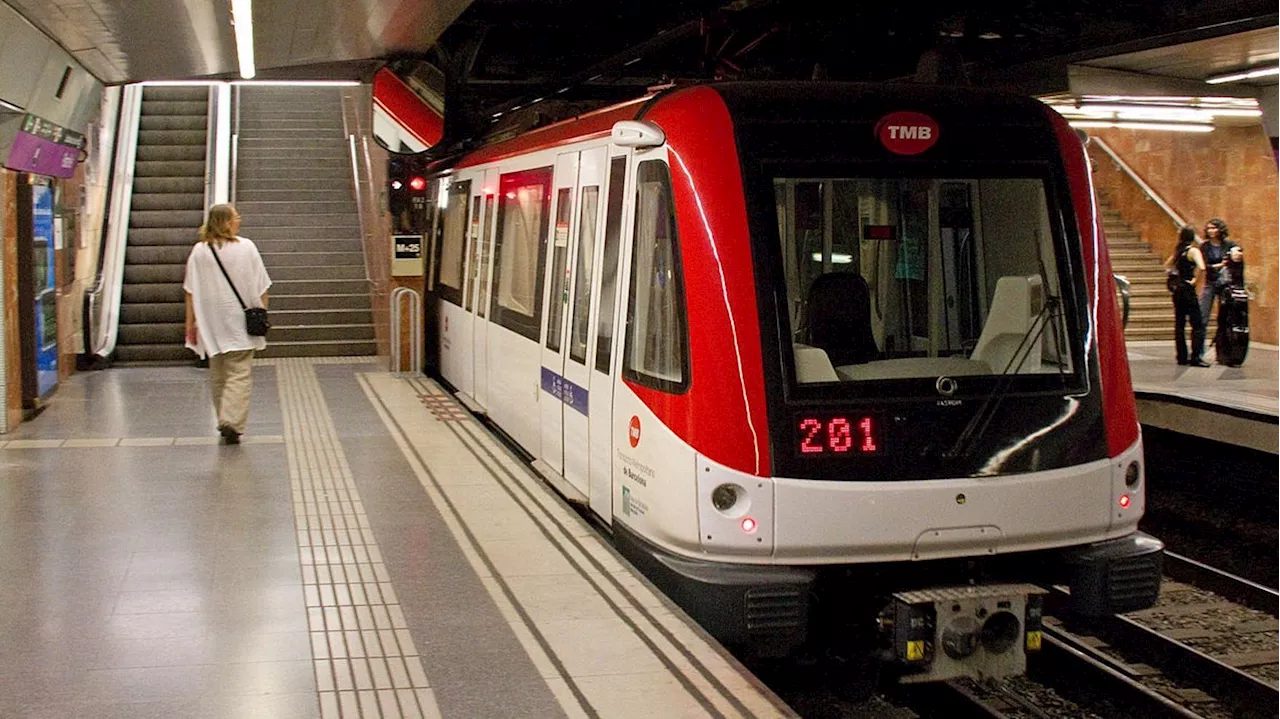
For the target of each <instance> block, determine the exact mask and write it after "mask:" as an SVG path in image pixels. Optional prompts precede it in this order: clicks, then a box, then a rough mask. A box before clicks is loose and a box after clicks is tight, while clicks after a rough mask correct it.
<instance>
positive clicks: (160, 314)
mask: <svg viewBox="0 0 1280 719" xmlns="http://www.w3.org/2000/svg"><path fill="white" fill-rule="evenodd" d="M186 320H187V305H186V303H185V302H150V303H146V304H138V303H125V304H123V305H121V307H120V324H121V325H122V326H123V325H126V324H130V325H140V324H148V323H161V324H163V323H183V325H184V326H185V323H186Z"/></svg>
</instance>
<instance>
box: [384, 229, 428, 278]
mask: <svg viewBox="0 0 1280 719" xmlns="http://www.w3.org/2000/svg"><path fill="white" fill-rule="evenodd" d="M422 245H423V236H422V235H392V236H391V246H392V252H391V274H392V275H394V276H396V277H421V276H422Z"/></svg>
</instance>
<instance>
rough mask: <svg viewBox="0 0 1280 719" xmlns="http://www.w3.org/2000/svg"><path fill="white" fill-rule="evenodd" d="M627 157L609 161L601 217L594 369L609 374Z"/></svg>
mask: <svg viewBox="0 0 1280 719" xmlns="http://www.w3.org/2000/svg"><path fill="white" fill-rule="evenodd" d="M626 177H627V158H625V157H615V158H613V159H612V160H610V161H609V205H608V207H606V208H605V218H604V261H603V262H601V263H600V310H599V316H600V319H599V320H598V323H599V328H598V331H597V332H596V370H597V371H598V372H604V373H605V374H609V370H610V364H611V360H612V359H613V312H614V308H616V307H617V297H618V244H619V242H621V237H622V201H623V200H625V199H626V191H625V187H626Z"/></svg>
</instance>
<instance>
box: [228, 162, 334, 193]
mask: <svg viewBox="0 0 1280 719" xmlns="http://www.w3.org/2000/svg"><path fill="white" fill-rule="evenodd" d="M340 171H341V170H339V169H337V168H335V169H334V172H340ZM260 190H275V191H277V192H290V191H293V190H322V191H327V192H339V191H341V192H347V193H350V192H351V176H350V175H347V176H346V177H345V178H344V177H339V178H336V179H335V178H334V177H333V176H332V175H328V176H320V177H298V176H296V175H286V174H283V173H282V174H281V175H280V176H266V177H244V176H243V175H242V176H240V177H238V178H236V199H237V200H238V199H239V198H240V193H242V192H246V191H249V192H257V191H260Z"/></svg>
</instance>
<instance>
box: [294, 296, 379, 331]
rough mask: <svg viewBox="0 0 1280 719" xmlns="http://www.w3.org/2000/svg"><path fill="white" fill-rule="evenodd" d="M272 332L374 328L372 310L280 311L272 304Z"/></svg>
mask: <svg viewBox="0 0 1280 719" xmlns="http://www.w3.org/2000/svg"><path fill="white" fill-rule="evenodd" d="M271 325H272V328H271V329H272V332H274V331H275V329H276V328H278V327H336V326H339V325H361V326H366V325H367V326H369V327H372V326H373V312H372V310H370V309H367V308H366V309H328V308H312V309H279V308H277V306H276V303H275V302H272V303H271Z"/></svg>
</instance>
